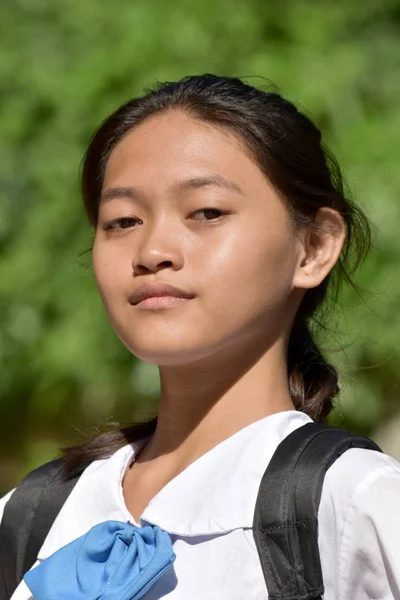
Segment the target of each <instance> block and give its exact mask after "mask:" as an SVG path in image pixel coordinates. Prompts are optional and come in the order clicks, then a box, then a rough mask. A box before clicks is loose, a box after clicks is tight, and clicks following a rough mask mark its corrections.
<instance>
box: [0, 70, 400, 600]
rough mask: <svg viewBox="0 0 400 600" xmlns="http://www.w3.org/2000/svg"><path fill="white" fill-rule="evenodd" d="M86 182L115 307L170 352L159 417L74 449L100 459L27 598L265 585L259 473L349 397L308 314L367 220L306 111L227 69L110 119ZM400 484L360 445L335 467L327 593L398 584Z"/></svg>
mask: <svg viewBox="0 0 400 600" xmlns="http://www.w3.org/2000/svg"><path fill="white" fill-rule="evenodd" d="M82 190H83V199H84V203H85V207H86V211H87V214H88V217H89V220H90V222H91V224H92V225H93V226H94V228H95V231H96V235H95V241H94V246H93V268H94V274H95V278H96V282H97V285H98V288H99V291H100V294H101V297H102V300H103V302H104V306H105V308H106V311H107V313H108V316H109V319H110V321H111V323H112V326H113V327H114V329H115V331H116V333H117V335H118V336H119V338H120V339H121V341H122V342H123V343H124V344H125V345H126V347H127V348H128V349H129V351H130V352H132V354H134V355H135V356H137V357H139V358H140V359H142V360H144V361H148V362H151V363H154V364H157V365H158V367H159V373H160V381H161V393H160V401H159V410H158V416H157V419H155V420H153V421H151V422H149V423H147V424H144V425H142V426H133V427H131V428H128V429H125V430H123V431H120V432H114V433H109V434H107V435H103V436H101V437H99V438H96V439H95V440H92V441H91V442H90V443H89V444H87V445H85V446H83V447H80V448H73V449H70V450H69V451H68V452H67V454H66V457H65V468H66V469H67V471H69V472H72V470H73V469H75V468H76V467H77V466H79V465H82V464H87V463H90V464H89V466H88V467H87V468H86V469H85V470H84V472H83V474H82V476H81V478H80V479H79V481H78V483H77V485H76V487H75V488H74V489H73V491H72V493H71V495H70V496H69V498H68V499H67V501H66V503H65V504H64V506H63V508H62V509H61V511H60V513H59V515H58V517H57V519H56V520H55V522H54V524H53V526H52V528H51V530H50V532H49V534H48V536H47V538H46V540H45V542H44V544H43V546H42V548H41V550H40V552H39V555H38V557H37V559H38V560H37V563H36V566H34V568H33V569H32V570H31V571H29V572H28V573H27V574H26V575H25V579H24V581H23V582H21V584H20V585H19V586H18V588H17V590H16V591H15V593H14V594H13V596H12V599H13V600H28V599H29V598H32V597H34V598H35V600H50V598H51V599H52V600H58V599H61V598H63V599H64V600H79V599H83V598H85V599H86V598H101V599H102V600H106V599H115V600H116V599H118V600H125V599H126V600H131V599H132V598H139V597H142V595H143V594H145V597H146V598H148V599H149V600H156V599H159V598H168V600H169V599H171V600H184V599H185V600H186V599H187V598H190V599H191V600H198V599H200V598H201V599H210V600H233V599H246V600H261V599H266V598H267V597H268V596H267V590H266V586H265V581H264V577H263V574H262V570H261V566H260V561H259V558H258V554H257V551H256V547H255V543H254V538H253V532H252V523H253V515H254V507H255V501H256V497H257V492H258V488H259V485H260V480H261V477H262V475H263V473H264V471H265V468H266V466H267V464H268V462H269V460H270V458H271V457H272V455H273V453H274V451H275V449H276V447H277V446H278V444H279V443H280V442H281V441H282V440H283V439H284V438H285V437H286V436H287V435H288V434H289V433H290V432H292V431H294V430H295V429H297V428H298V427H300V426H302V425H304V424H305V423H308V422H310V421H312V420H316V421H321V420H323V419H324V418H325V417H326V416H327V415H328V414H329V412H330V410H331V406H332V399H333V398H334V396H335V395H336V394H337V392H338V381H337V374H336V371H335V369H334V368H333V367H332V366H331V365H330V364H328V363H327V362H326V361H325V360H324V358H323V356H322V355H321V353H320V351H319V350H318V348H317V346H316V344H315V342H314V340H313V337H312V335H311V333H310V330H309V322H310V319H311V318H312V317H313V315H314V314H315V312H316V311H317V309H320V308H321V306H322V303H323V301H324V299H325V297H326V295H327V292H328V290H329V289H330V288H332V284H333V283H334V280H332V275H333V274H334V273H335V274H336V283H338V282H340V280H345V281H346V282H348V283H352V274H353V271H354V268H355V267H356V266H357V265H358V264H359V263H360V262H361V260H362V259H363V258H364V255H365V253H366V251H367V248H368V244H369V230H368V224H367V221H366V219H365V217H364V215H363V214H362V212H361V211H360V209H359V208H357V207H356V206H354V204H352V203H351V202H350V201H349V200H348V199H347V198H346V197H345V195H344V191H343V185H342V179H341V174H340V170H339V167H338V165H337V163H336V162H335V160H334V159H333V157H332V156H331V155H330V154H328V153H327V152H326V151H325V152H324V150H323V148H322V146H321V135H320V132H319V130H318V129H317V128H316V127H315V126H314V125H313V124H312V123H311V122H310V120H309V119H308V118H307V117H306V116H304V115H303V114H301V113H300V112H298V110H297V109H296V108H295V107H294V106H293V104H291V103H290V102H288V101H286V100H284V99H283V98H281V97H280V96H279V95H278V94H275V93H266V92H264V91H260V90H257V89H255V88H253V87H251V86H249V85H246V84H245V83H243V82H241V81H240V80H238V79H234V78H225V77H216V76H212V75H205V76H195V77H186V78H184V79H183V80H181V81H179V82H177V83H166V84H162V85H159V86H158V87H157V88H156V89H154V90H153V91H151V92H149V93H148V94H147V95H145V96H143V97H141V98H138V99H135V100H132V101H130V102H128V103H127V104H125V105H124V106H122V107H121V108H119V109H118V110H117V111H116V112H115V113H114V114H112V115H111V116H110V117H109V118H108V119H106V121H105V122H104V123H103V124H102V125H101V127H100V128H99V130H98V131H97V133H96V134H95V136H94V138H93V140H92V141H91V143H90V146H89V149H88V151H87V154H86V157H85V162H84V168H83V184H82ZM335 289H336V288H335V287H333V288H332V291H335ZM10 496H11V494H9V495H8V496H7V497H5V498H4V499H3V501H2V506H1V508H2V509H3V507H4V506H5V505H6V503H7V501H8V500H9V498H10ZM399 498H400V465H399V464H398V463H397V462H396V461H395V460H394V459H392V458H390V457H388V456H386V455H384V454H381V453H379V452H374V451H370V450H362V449H351V450H349V451H348V452H346V453H345V454H344V455H343V456H342V457H340V458H339V459H338V460H337V461H336V462H335V463H334V465H333V466H332V467H331V468H330V469H329V471H328V473H327V475H326V478H325V482H324V486H323V491H322V498H321V503H320V507H319V514H318V518H319V519H318V520H319V539H318V542H319V549H320V554H321V564H322V572H323V577H324V583H325V595H324V598H325V599H326V600H344V599H351V600H367V599H371V598H374V599H379V600H388V599H390V598H396V599H400V518H399V517H398V500H399ZM135 536H136V537H135ZM133 538H135V544H137V548H138V552H139V555H140V554H141V552H142V558H143V556H144V554H145V553H146V552H150V550H149V549H150V548H151V549H152V551H154V556H155V559H154V560H155V563H157V564H156V567H155V569H154V572H153V571H152V573H151V574H150V575H149V574H148V573H147V574H146V573H144V571H146V568H147V567H146V568H145V569H141V568H140V565H139V568H138V567H137V561H136V562H135V561H132V562H131V563H130V562H129V551H128V554H127V555H126V554H124V552H125V550H126V548H128V549H129V548H130V547H131V546H130V545H132V544H133V541H132V540H133ZM121 544H122V546H123V548H124V550H122V548H121ZM127 556H128V558H127ZM104 557H106V559H105V558H104ZM139 562H140V556H139ZM142 562H143V561H142ZM144 562H146V561H144ZM150 562H151V561H150ZM153 562H154V561H153ZM155 563H154V564H155ZM143 564H144V563H143ZM135 569H136V570H135ZM133 572H134V575H135V577H136V579H137V578H138V577H139V578H140V577H142V576H143V577H144V576H145V575H146V577H147V579H146V581H144V583H143V582H142V584H141V585H142V587H141V588H140V589H141V591H140V592H138V591H137V590H136V591H134V589H136V588H135V585H136V583H135V582H136V580H135V581H133V580H132V574H133ZM135 594H136V595H135Z"/></svg>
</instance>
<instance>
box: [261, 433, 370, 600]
mask: <svg viewBox="0 0 400 600" xmlns="http://www.w3.org/2000/svg"><path fill="white" fill-rule="evenodd" d="M349 448H367V449H372V450H378V451H381V450H380V448H379V447H378V446H377V445H376V444H375V443H374V442H372V441H371V440H369V439H368V438H365V437H362V436H356V435H353V434H350V433H348V432H347V431H341V430H339V429H333V428H331V427H328V426H327V425H322V424H319V423H307V424H306V425H304V426H302V427H299V428H298V429H296V430H295V431H293V432H292V433H291V434H289V435H288V436H287V437H286V438H285V439H284V440H283V441H282V442H281V444H279V446H278V448H277V449H276V451H275V453H274V455H273V457H272V459H271V461H270V463H269V465H268V468H267V470H266V471H265V473H264V476H263V478H262V480H261V484H260V489H259V492H258V497H257V501H256V507H255V513H254V523H253V534H254V540H255V543H256V546H257V550H258V554H259V557H260V561H261V566H262V569H263V573H264V577H265V581H266V584H267V589H268V595H269V598H270V600H311V599H313V600H314V599H318V598H320V597H321V596H322V594H323V593H324V585H323V579H322V569H321V561H320V555H319V548H318V508H319V503H320V499H321V491H322V484H323V481H324V477H325V473H326V471H327V469H328V468H329V467H330V466H331V465H332V464H333V463H334V461H335V460H336V459H337V458H339V456H341V455H342V454H343V453H344V452H345V451H346V450H348V449H349Z"/></svg>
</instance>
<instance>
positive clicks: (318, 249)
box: [293, 207, 346, 289]
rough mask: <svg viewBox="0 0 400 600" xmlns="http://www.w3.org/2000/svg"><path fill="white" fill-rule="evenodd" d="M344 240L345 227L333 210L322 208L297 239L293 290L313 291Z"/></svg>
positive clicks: (328, 271) (337, 254)
mask: <svg viewBox="0 0 400 600" xmlns="http://www.w3.org/2000/svg"><path fill="white" fill-rule="evenodd" d="M345 237H346V225H345V222H344V219H343V217H342V216H341V215H340V213H338V212H337V211H336V210H333V209H331V208H327V207H323V208H320V209H319V210H318V212H317V214H316V215H315V218H314V222H313V223H312V224H311V225H310V226H308V227H307V229H306V230H304V232H303V235H302V236H301V252H300V255H299V264H298V267H297V272H296V274H295V277H294V281H293V284H294V287H295V288H299V289H311V288H314V287H317V286H318V285H319V284H320V283H321V282H322V281H323V280H324V279H325V277H327V275H328V274H329V273H330V271H331V270H332V269H333V267H334V266H335V264H336V262H337V261H338V259H339V256H340V253H341V251H342V248H343V244H344V241H345Z"/></svg>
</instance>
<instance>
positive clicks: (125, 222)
mask: <svg viewBox="0 0 400 600" xmlns="http://www.w3.org/2000/svg"><path fill="white" fill-rule="evenodd" d="M136 221H140V219H136V218H134V217H121V218H119V219H114V220H113V221H109V222H108V223H105V225H104V226H103V229H104V231H110V230H113V229H114V230H118V229H128V228H130V227H133V226H134V225H135V223H136Z"/></svg>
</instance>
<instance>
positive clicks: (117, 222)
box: [103, 207, 228, 231]
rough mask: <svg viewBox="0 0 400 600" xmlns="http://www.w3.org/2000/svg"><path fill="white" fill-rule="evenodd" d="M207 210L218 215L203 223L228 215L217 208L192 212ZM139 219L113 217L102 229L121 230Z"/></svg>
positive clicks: (212, 221)
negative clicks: (218, 214)
mask: <svg viewBox="0 0 400 600" xmlns="http://www.w3.org/2000/svg"><path fill="white" fill-rule="evenodd" d="M208 211H212V212H217V213H220V216H219V217H217V218H215V219H205V220H204V221H202V222H203V223H210V224H211V223H221V222H222V221H224V220H225V219H226V217H227V216H228V213H227V212H225V211H223V210H220V209H219V208H211V207H210V208H208V207H207V208H199V209H198V210H195V211H194V212H193V213H192V214H193V215H194V214H197V213H199V212H208ZM139 220H140V219H137V218H136V217H121V218H119V219H114V220H113V221H110V222H109V223H106V224H105V225H104V227H103V229H104V231H110V230H121V229H129V228H130V227H133V225H132V221H139ZM127 222H128V225H127V226H125V227H124V226H123V223H125V225H126V223H127Z"/></svg>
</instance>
